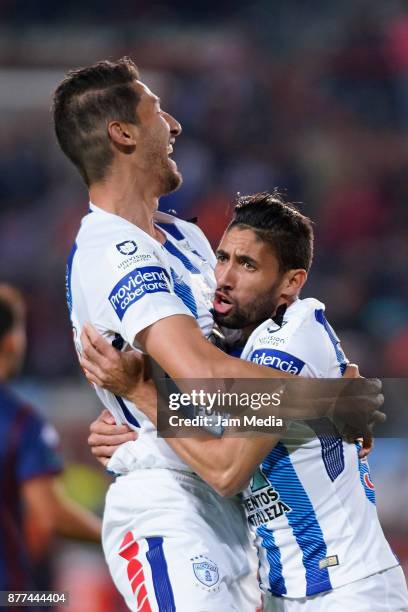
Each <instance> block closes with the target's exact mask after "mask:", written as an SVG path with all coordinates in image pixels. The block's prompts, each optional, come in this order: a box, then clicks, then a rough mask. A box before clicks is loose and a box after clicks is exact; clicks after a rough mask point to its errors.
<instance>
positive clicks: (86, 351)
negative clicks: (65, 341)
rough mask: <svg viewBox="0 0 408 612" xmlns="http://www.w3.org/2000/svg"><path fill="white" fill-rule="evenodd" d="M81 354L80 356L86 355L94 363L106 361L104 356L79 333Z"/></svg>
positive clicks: (99, 363) (100, 363)
mask: <svg viewBox="0 0 408 612" xmlns="http://www.w3.org/2000/svg"><path fill="white" fill-rule="evenodd" d="M81 343H82V354H81V358H82V359H83V358H84V357H86V358H87V359H89V360H90V361H92V362H93V363H95V364H98V365H102V364H104V363H105V362H106V357H105V356H104V355H102V354H101V353H100V352H99V351H98V350H97V349H96V348H95V347H94V345H93V344H92V343H91V342H89V340H88V339H87V338H86V337H85V336H84V337H82V335H81Z"/></svg>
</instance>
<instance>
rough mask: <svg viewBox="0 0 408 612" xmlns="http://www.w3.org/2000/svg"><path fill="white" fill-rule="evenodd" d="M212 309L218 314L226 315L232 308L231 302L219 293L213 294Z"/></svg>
mask: <svg viewBox="0 0 408 612" xmlns="http://www.w3.org/2000/svg"><path fill="white" fill-rule="evenodd" d="M213 307H214V310H215V312H217V313H218V314H228V313H229V312H230V310H232V308H233V307H234V305H233V304H232V302H231V300H230V299H229V298H227V296H226V295H224V294H223V293H221V292H220V291H216V292H215V297H214V302H213Z"/></svg>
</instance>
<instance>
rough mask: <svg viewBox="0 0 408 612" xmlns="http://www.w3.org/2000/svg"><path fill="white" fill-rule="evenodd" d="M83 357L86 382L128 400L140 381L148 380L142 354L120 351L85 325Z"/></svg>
mask: <svg viewBox="0 0 408 612" xmlns="http://www.w3.org/2000/svg"><path fill="white" fill-rule="evenodd" d="M81 344H82V354H81V356H80V357H79V363H80V364H81V367H82V369H83V371H84V373H85V376H86V378H87V380H88V381H89V382H91V383H94V384H96V385H98V386H99V387H103V388H104V389H107V390H108V391H111V392H112V393H113V394H114V395H119V396H120V397H126V398H129V397H130V396H131V395H132V391H134V389H135V387H136V386H137V384H138V382H139V381H140V380H141V379H142V378H145V376H146V368H145V362H144V358H143V355H142V354H141V353H138V352H136V351H133V350H131V351H118V350H117V349H115V348H113V346H112V345H111V344H109V342H107V341H106V340H105V338H103V336H101V335H100V334H99V333H98V332H97V331H96V329H95V328H94V327H92V325H91V324H89V323H86V324H85V325H84V327H83V330H82V333H81Z"/></svg>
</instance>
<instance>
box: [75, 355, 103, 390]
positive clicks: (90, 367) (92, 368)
mask: <svg viewBox="0 0 408 612" xmlns="http://www.w3.org/2000/svg"><path fill="white" fill-rule="evenodd" d="M80 364H81V367H82V368H83V370H84V371H85V370H86V371H85V376H86V377H87V378H88V380H89V378H90V377H92V378H93V379H96V380H92V382H96V384H99V385H100V386H103V384H106V383H107V382H109V381H108V375H107V374H105V371H104V370H102V369H101V368H100V367H99V365H97V364H96V363H94V362H93V361H90V360H89V359H88V358H87V357H85V356H83V357H81V360H80ZM101 383H102V384H101Z"/></svg>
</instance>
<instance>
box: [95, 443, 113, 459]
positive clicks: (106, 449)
mask: <svg viewBox="0 0 408 612" xmlns="http://www.w3.org/2000/svg"><path fill="white" fill-rule="evenodd" d="M118 448H119V446H92V447H91V453H92V454H93V455H94V457H106V458H108V459H110V458H111V457H112V455H113V453H114V452H115V450H117V449H118Z"/></svg>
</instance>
